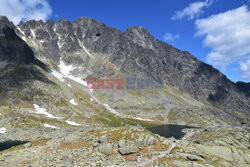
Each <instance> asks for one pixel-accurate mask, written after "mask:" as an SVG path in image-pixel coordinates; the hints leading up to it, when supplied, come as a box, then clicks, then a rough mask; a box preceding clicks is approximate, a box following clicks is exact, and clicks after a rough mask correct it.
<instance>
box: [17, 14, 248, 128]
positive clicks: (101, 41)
mask: <svg viewBox="0 0 250 167" xmlns="http://www.w3.org/2000/svg"><path fill="white" fill-rule="evenodd" d="M15 31H16V33H17V34H18V35H19V36H20V37H22V38H23V39H24V40H25V41H26V42H27V43H28V44H29V45H30V46H31V47H32V48H33V51H34V53H35V54H36V55H37V57H41V58H46V59H48V60H50V61H52V62H54V63H55V64H60V60H61V61H64V62H66V64H67V65H73V66H77V67H79V68H78V70H75V73H74V74H75V75H78V76H81V77H82V78H84V77H87V76H88V75H92V76H95V77H106V76H113V77H115V76H117V75H118V74H119V75H123V76H136V77H141V78H142V77H144V78H153V79H157V78H162V79H163V80H164V83H165V84H167V85H169V86H173V87H175V88H177V89H179V90H180V91H183V92H186V93H188V94H189V95H191V96H192V97H193V98H194V99H196V100H198V101H200V102H202V103H208V104H210V105H212V106H211V107H210V109H208V110H210V111H211V112H212V113H213V114H214V115H216V116H217V117H224V118H222V119H223V120H225V121H226V122H234V123H239V122H241V123H246V122H248V121H249V108H250V104H249V94H250V89H249V84H247V83H236V84H235V83H233V82H231V81H230V80H228V79H227V78H226V77H225V76H224V75H223V74H222V73H221V72H219V71H218V70H216V69H214V68H213V67H212V66H210V65H207V64H205V63H203V62H201V61H200V60H198V59H197V58H195V57H194V56H193V55H191V54H190V53H188V52H187V51H181V50H178V49H176V48H174V47H172V46H170V45H168V44H166V43H164V42H161V41H159V40H157V39H155V38H154V37H153V36H152V35H151V34H150V33H149V32H148V31H147V30H146V29H144V28H142V27H138V26H133V27H130V28H128V29H127V30H126V31H125V32H121V31H119V30H117V29H115V28H111V27H108V26H106V25H105V24H103V23H100V22H98V21H97V20H94V19H91V18H88V17H80V18H78V19H76V20H75V21H74V22H73V23H71V22H69V21H68V20H65V19H60V20H58V21H57V22H54V21H52V20H50V21H48V22H46V23H45V22H42V21H33V20H32V21H28V22H25V23H23V22H21V23H20V24H19V25H18V26H17V27H16V28H15ZM97 55H101V57H99V56H97ZM100 61H101V62H100ZM107 64H111V65H112V67H110V66H107ZM97 66H98V67H97ZM238 113H241V114H238ZM242 114H243V115H245V116H241V117H239V115H242Z"/></svg>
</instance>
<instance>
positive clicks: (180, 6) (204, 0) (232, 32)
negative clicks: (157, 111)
mask: <svg viewBox="0 0 250 167" xmlns="http://www.w3.org/2000/svg"><path fill="white" fill-rule="evenodd" d="M13 1H17V2H16V3H17V4H7V5H9V6H7V7H9V8H10V9H12V10H13V12H12V13H10V12H9V11H10V10H9V11H5V12H4V11H3V10H2V12H1V7H0V15H7V16H8V17H9V19H10V18H11V19H12V20H13V21H14V22H16V23H17V22H18V21H19V20H20V19H22V20H29V19H37V20H38V19H42V20H47V19H53V20H55V21H56V20H58V19H59V18H66V19H68V20H70V21H74V20H75V19H76V18H78V17H80V16H88V17H92V18H95V19H97V20H99V21H101V22H103V23H105V24H107V25H108V26H112V27H115V28H118V29H120V30H121V31H124V30H126V29H127V28H128V27H130V26H133V25H139V26H142V27H145V28H146V29H147V30H148V31H149V32H150V33H151V34H152V35H153V36H154V37H156V38H157V39H159V40H162V41H165V42H167V43H169V44H171V45H173V46H174V47H176V48H178V49H181V50H187V51H189V52H190V53H192V54H193V55H195V56H196V57H198V58H199V59H200V60H202V61H204V62H206V63H208V64H212V65H213V66H214V67H216V68H217V69H219V70H220V71H222V72H223V73H224V74H225V75H226V76H227V77H228V78H229V79H231V80H232V81H239V80H241V81H246V82H250V48H249V46H250V11H249V6H250V1H249V0H197V1H196V0H175V1H173V0H74V1H68V0H67V1H66V0H49V1H48V0H47V1H46V0H33V1H32V2H31V0H22V1H27V2H26V4H24V5H23V6H25V5H26V6H29V7H28V9H32V10H29V13H28V14H27V12H26V13H25V11H23V12H22V11H20V13H17V14H16V13H15V12H16V11H15V10H14V8H15V6H18V1H19V0H13ZM35 2H37V3H35ZM6 3H7V2H5V0H0V6H4V5H6ZM19 3H23V2H20V1H19ZM38 4H40V6H38ZM11 5H12V6H11ZM19 5H20V4H19ZM32 5H33V6H32ZM5 9H6V7H5ZM39 10H40V13H39V12H37V11H39ZM41 10H42V11H41ZM26 11H27V9H26ZM32 12H33V13H34V12H35V14H33V13H32ZM22 14H23V15H22ZM19 15H20V17H18V18H17V16H19ZM32 15H33V16H32ZM12 17H13V18H12ZM227 18H230V19H229V20H228V19H227ZM248 20H249V21H248ZM228 22H229V23H230V24H229V23H228ZM207 27H209V28H207Z"/></svg>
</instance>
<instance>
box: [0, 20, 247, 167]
mask: <svg viewBox="0 0 250 167" xmlns="http://www.w3.org/2000/svg"><path fill="white" fill-rule="evenodd" d="M0 70H1V73H0V97H1V99H0V113H1V120H0V125H1V126H2V128H1V127H0V128H1V129H0V135H1V141H3V142H5V141H8V140H17V139H19V140H20V139H21V140H23V141H31V144H30V145H27V144H26V145H24V147H25V148H26V149H30V148H29V147H31V145H32V147H31V148H33V147H35V148H36V150H37V151H38V154H37V155H36V157H35V158H39V157H40V158H41V155H40V154H42V152H43V151H45V152H46V150H47V152H48V150H51V153H50V154H51V155H49V156H46V157H45V159H43V161H41V163H40V162H38V161H36V160H35V158H34V159H33V160H31V161H32V162H31V161H29V162H28V161H27V162H25V164H27V163H30V164H32V163H33V164H34V165H37V166H39V165H44V164H46V165H49V164H51V165H52V164H57V163H55V162H52V159H50V158H51V157H57V158H58V159H60V158H59V157H62V158H61V159H60V161H61V160H62V161H65V162H66V161H68V160H69V161H68V162H72V163H71V164H70V165H72V164H74V163H73V162H76V164H78V163H79V164H80V163H82V165H83V166H85V165H87V164H91V163H95V165H96V166H98V165H97V162H96V158H97V159H98V158H100V159H102V158H103V157H105V156H110V155H111V156H112V155H113V154H114V157H110V158H109V159H108V161H107V162H105V164H102V165H99V166H105V165H109V164H111V165H112V164H113V163H117V164H118V165H120V164H121V165H122V164H123V165H127V166H129V165H130V166H140V163H141V164H144V165H147V164H153V163H154V161H155V162H157V164H160V160H159V159H160V158H162V157H165V156H167V155H172V157H169V159H170V160H169V163H175V164H178V162H180V161H178V158H179V159H180V158H181V159H185V161H184V162H182V163H183V164H185V163H188V164H189V161H197V164H198V163H203V164H207V165H208V164H209V165H211V164H213V163H221V162H222V161H224V160H225V162H226V163H231V164H233V165H234V164H237V163H238V162H240V164H243V165H244V164H246V163H249V157H247V156H246V157H244V156H243V155H242V152H245V150H247V146H246V145H247V139H246V138H247V134H249V133H248V132H246V129H247V127H248V125H249V116H250V113H249V109H250V100H249V98H250V85H249V83H244V82H237V83H234V82H232V81H230V80H229V79H227V78H226V76H224V75H223V74H222V73H221V72H220V71H218V70H217V69H215V68H213V67H212V66H211V65H208V64H206V63H204V62H202V61H200V60H198V59H197V58H196V57H195V56H193V55H192V54H190V53H189V52H187V51H182V50H179V49H177V48H174V47H173V46H171V45H169V44H167V43H164V42H162V41H160V40H157V39H156V38H154V37H153V36H152V35H151V34H150V32H148V31H147V30H146V29H145V28H142V27H139V26H132V27H129V28H128V29H127V30H125V31H124V32H121V31H120V30H118V29H116V28H112V27H108V26H107V25H105V24H103V23H101V22H99V21H97V20H95V19H92V18H88V17H80V18H78V19H76V20H75V21H73V22H70V21H68V20H66V19H59V20H58V21H57V22H54V21H53V20H49V21H47V22H43V21H34V20H30V21H27V22H20V23H19V24H18V25H17V26H14V25H13V24H12V23H11V22H10V21H8V19H7V18H6V17H3V16H2V17H0ZM88 77H95V78H96V79H100V80H99V81H106V80H107V79H121V80H123V81H127V82H128V79H129V78H130V79H131V78H135V81H136V84H137V86H138V85H140V84H141V85H144V86H145V84H146V81H148V80H151V81H154V82H158V81H160V83H161V85H162V87H159V88H158V89H139V88H138V87H137V89H126V84H128V83H123V84H124V85H123V89H122V90H117V89H93V90H92V89H88V88H87V78H88ZM115 84H117V83H115ZM144 86H142V87H144ZM145 88H147V87H146V86H145ZM162 124H175V125H176V126H177V125H187V126H193V127H199V128H198V129H196V128H194V129H192V130H190V129H189V130H190V131H187V133H188V134H187V136H184V138H182V140H178V142H177V143H176V144H171V143H172V142H173V141H174V139H173V138H171V139H167V138H163V137H160V136H158V135H153V134H152V133H150V132H148V131H147V130H146V129H145V128H146V127H151V126H156V125H162ZM208 127H209V128H208ZM235 127H237V128H238V130H237V128H236V129H235ZM187 128H188V127H187ZM17 129H18V130H17ZM180 133H182V132H180ZM221 133H224V135H226V136H228V138H229V139H227V140H226V139H225V140H224V138H223V137H222V136H220V135H221ZM238 133H239V134H238ZM195 134H196V135H195ZM237 135H239V136H240V138H241V139H242V141H243V142H242V143H241V144H239V143H237V141H238V138H236V137H235V136H237ZM212 136H214V138H213V139H210V138H211V137H212ZM41 138H42V140H41ZM56 138H58V141H57V140H56ZM215 139H216V140H218V142H220V143H222V145H219V144H218V143H217V144H216V142H217V141H215ZM231 139H234V141H231ZM241 139H239V140H241ZM236 140H237V141H236ZM36 141H39V143H40V144H37V143H36ZM230 142H235V143H237V144H232V145H231V146H230ZM41 143H43V144H41ZM44 143H45V144H44ZM58 143H59V144H58ZM190 143H192V144H191V145H190V146H189V144H190ZM193 144H194V145H193ZM209 146H211V147H209ZM22 147H23V146H22ZM35 148H34V149H35ZM79 148H81V149H79ZM173 148H176V149H177V150H179V148H180V150H179V151H176V150H174V149H173ZM13 149H14V148H11V149H10V150H5V151H6V152H9V151H10V152H11V155H13V156H14V155H15V156H17V155H18V154H17V153H19V154H20V153H22V151H23V149H19V146H18V148H17V150H18V151H16V152H15V153H13V152H12V150H13ZM150 149H151V150H154V151H156V152H157V155H154V156H153V155H152V156H150V157H151V160H152V162H151V160H149V159H145V160H143V161H142V162H141V161H139V160H138V159H134V158H135V157H136V158H138V157H140V158H142V159H143V158H145V157H147V156H149V154H147V153H149V152H150V151H149V150H150ZM183 149H184V150H188V151H187V152H186V153H185V151H184V152H182V153H180V152H181V150H183ZM193 149H195V151H191V150H193ZM236 149H242V150H241V151H238V152H237V151H236V152H234V153H232V151H231V150H236ZM52 150H54V151H55V150H57V151H58V150H59V152H57V151H56V152H54V151H52ZM219 150H220V151H221V152H222V153H221V154H220V153H219V152H220V151H219ZM5 151H4V152H3V153H1V155H0V164H2V165H5V166H6V165H7V164H11V165H15V162H13V161H12V160H11V159H8V158H7V159H6V160H3V161H2V159H1V156H7V155H6V154H7V153H6V152H5ZM148 151H149V152H148ZM202 151H203V152H204V151H206V152H205V155H201V152H202ZM70 152H71V153H70ZM145 152H147V153H146V154H145V155H144V153H145ZM194 152H195V155H193V154H194ZM198 152H199V153H198ZM228 152H230V153H228ZM73 153H74V154H73ZM196 153H197V154H196ZM28 154H29V153H25V154H24V155H27V156H28ZM69 154H70V155H69ZM90 154H92V155H95V156H91V157H92V159H89V158H90V157H89V155H90ZM152 154H153V153H152ZM75 155H78V156H75ZM81 155H83V156H84V157H85V158H86V160H84V161H83V159H81V160H80V158H79V156H81ZM19 156H20V157H19ZM19 156H18V157H16V161H18V162H19V161H20V160H21V159H22V158H21V156H22V155H19ZM72 156H74V157H75V159H74V158H71V157H72ZM144 156H145V157H144ZM204 156H205V157H206V156H207V157H209V158H206V159H205V158H204ZM186 157H187V158H186ZM214 157H216V158H217V159H216V158H214ZM65 159H68V160H65ZM88 160H89V162H88ZM129 160H132V162H130V161H129ZM45 161H46V162H45ZM135 161H137V162H135ZM186 161H188V162H186ZM68 162H67V163H68ZM23 163H24V162H23ZM60 163H64V162H60ZM100 163H104V162H100ZM76 164H75V165H76ZM46 165H45V166H46ZM70 165H69V166H70ZM95 165H92V166H95ZM168 165H170V164H168ZM176 166H178V165H176Z"/></svg>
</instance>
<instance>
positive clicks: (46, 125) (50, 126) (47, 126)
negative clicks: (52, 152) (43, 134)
mask: <svg viewBox="0 0 250 167" xmlns="http://www.w3.org/2000/svg"><path fill="white" fill-rule="evenodd" d="M43 125H44V126H45V127H46V128H53V129H59V128H58V127H56V126H53V125H49V124H43Z"/></svg>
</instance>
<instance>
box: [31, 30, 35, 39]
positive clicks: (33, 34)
mask: <svg viewBox="0 0 250 167" xmlns="http://www.w3.org/2000/svg"><path fill="white" fill-rule="evenodd" d="M30 31H31V34H32V37H33V38H36V34H35V32H34V31H33V30H32V29H30Z"/></svg>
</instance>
